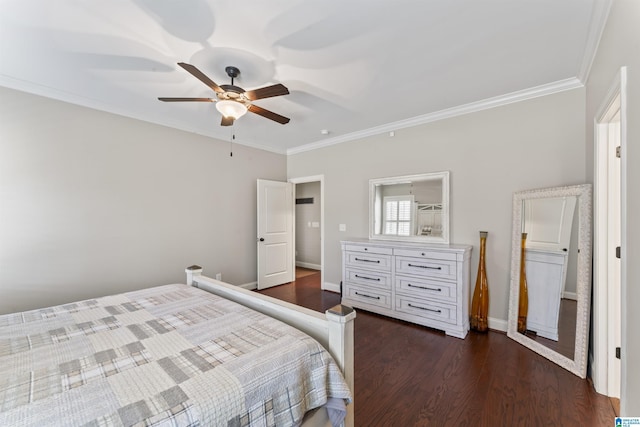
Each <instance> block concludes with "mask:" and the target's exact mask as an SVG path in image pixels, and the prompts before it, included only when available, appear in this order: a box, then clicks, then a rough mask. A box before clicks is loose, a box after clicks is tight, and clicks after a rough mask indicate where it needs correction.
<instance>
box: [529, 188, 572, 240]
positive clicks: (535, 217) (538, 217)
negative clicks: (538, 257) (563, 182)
mask: <svg viewBox="0 0 640 427" xmlns="http://www.w3.org/2000/svg"><path fill="white" fill-rule="evenodd" d="M575 208H576V197H575V196H568V197H555V198H545V199H531V200H527V201H526V203H525V206H524V216H525V218H524V230H523V231H524V232H525V233H527V248H531V249H544V250H549V251H555V252H569V250H570V245H571V227H572V225H573V213H574V211H575Z"/></svg>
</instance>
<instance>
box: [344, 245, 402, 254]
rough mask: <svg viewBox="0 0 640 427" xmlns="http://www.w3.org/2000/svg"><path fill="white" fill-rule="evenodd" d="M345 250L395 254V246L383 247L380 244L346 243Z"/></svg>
mask: <svg viewBox="0 0 640 427" xmlns="http://www.w3.org/2000/svg"><path fill="white" fill-rule="evenodd" d="M345 250H346V251H348V252H363V253H367V254H381V255H393V248H381V247H379V246H361V245H345Z"/></svg>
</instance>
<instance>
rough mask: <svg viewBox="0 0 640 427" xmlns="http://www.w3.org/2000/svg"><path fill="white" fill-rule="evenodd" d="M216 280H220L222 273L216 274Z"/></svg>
mask: <svg viewBox="0 0 640 427" xmlns="http://www.w3.org/2000/svg"><path fill="white" fill-rule="evenodd" d="M216 280H220V281H221V280H222V273H216Z"/></svg>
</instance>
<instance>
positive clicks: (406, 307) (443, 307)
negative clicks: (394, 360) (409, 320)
mask: <svg viewBox="0 0 640 427" xmlns="http://www.w3.org/2000/svg"><path fill="white" fill-rule="evenodd" d="M396 311H400V312H402V313H406V314H411V315H414V316H418V317H421V318H425V319H432V320H438V321H440V322H446V323H451V324H456V323H457V307H456V306H455V305H451V304H446V303H440V302H436V301H427V300H423V299H418V298H414V297H405V296H403V295H396Z"/></svg>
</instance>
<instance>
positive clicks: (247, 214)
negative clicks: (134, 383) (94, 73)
mask: <svg viewBox="0 0 640 427" xmlns="http://www.w3.org/2000/svg"><path fill="white" fill-rule="evenodd" d="M214 123H215V121H213V120H212V126H213V125H214ZM257 178H265V179H274V180H286V157H285V156H283V155H277V154H273V153H269V152H265V151H261V150H255V149H252V148H247V147H243V146H240V145H237V144H236V145H235V146H234V153H233V157H230V156H229V142H223V141H218V140H214V139H211V138H206V137H201V136H197V135H193V134H190V133H186V132H182V131H178V130H174V129H170V128H166V127H163V126H157V125H153V124H149V123H145V122H141V121H136V120H132V119H127V118H123V117H120V116H116V115H112V114H108V113H104V112H99V111H95V110H91V109H88V108H83V107H78V106H74V105H71V104H66V103H63V102H59V101H55V100H51V99H47V98H42V97H38V96H34V95H29V94H26V93H22V92H18V91H14V90H10V89H6V88H0V296H1V298H0V313H7V312H14V311H18V310H26V309H30V308H36V307H42V306H48V305H53V304H59V303H63V302H68V301H72V300H78V299H80V298H89V297H94V296H98V295H106V294H111V293H114V292H119V291H125V290H131V289H137V288H142V287H147V286H152V285H157V284H163V283H172V282H184V280H185V278H184V274H183V273H184V268H185V267H186V266H188V265H191V264H194V263H197V264H199V265H201V266H203V267H205V273H209V275H214V274H215V273H218V272H221V273H222V274H223V279H224V280H226V281H228V282H231V283H235V284H243V283H248V282H254V281H255V280H256V244H255V236H256V179H257ZM221 184H224V185H221Z"/></svg>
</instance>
